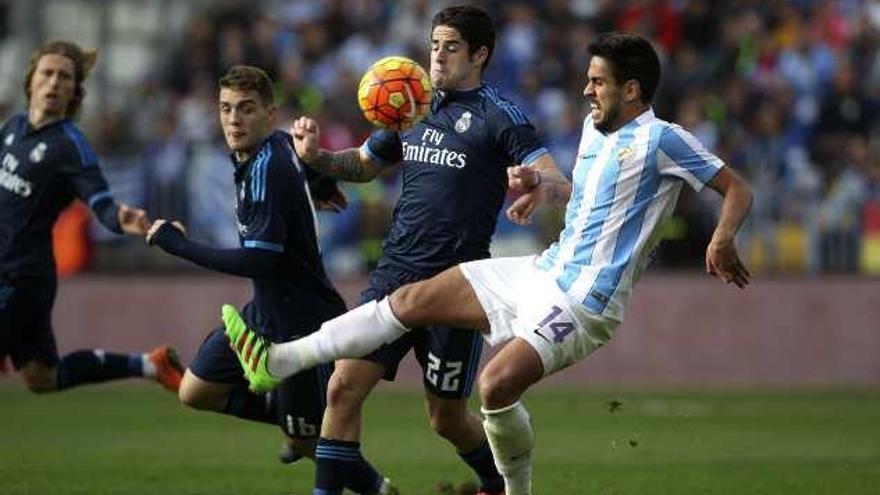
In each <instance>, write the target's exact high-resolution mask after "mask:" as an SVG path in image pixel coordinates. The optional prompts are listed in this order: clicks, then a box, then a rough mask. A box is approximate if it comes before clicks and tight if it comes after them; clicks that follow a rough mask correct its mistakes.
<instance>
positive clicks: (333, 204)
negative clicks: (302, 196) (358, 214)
mask: <svg viewBox="0 0 880 495" xmlns="http://www.w3.org/2000/svg"><path fill="white" fill-rule="evenodd" d="M333 187H334V189H335V190H334V191H333V192H332V193H331V194H330V196H328V197H326V198H324V199H316V200H315V207H316V208H318V209H319V210H323V211H332V212H334V213H339V212H341V211H342V210H344V209H346V208H348V195H346V194H345V191H343V190H342V188H341V187H339V184H334V185H333Z"/></svg>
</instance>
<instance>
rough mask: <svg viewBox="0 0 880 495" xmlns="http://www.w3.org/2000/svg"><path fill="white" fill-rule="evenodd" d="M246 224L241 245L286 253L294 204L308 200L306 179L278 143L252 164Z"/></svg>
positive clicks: (261, 154) (290, 156)
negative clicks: (289, 223)
mask: <svg viewBox="0 0 880 495" xmlns="http://www.w3.org/2000/svg"><path fill="white" fill-rule="evenodd" d="M249 174H250V181H249V190H248V191H247V195H248V197H249V198H250V202H249V205H248V215H247V224H246V225H244V226H243V227H244V229H243V232H244V234H243V235H242V245H243V246H244V247H245V248H253V249H263V250H268V251H274V252H276V253H283V252H284V249H285V244H286V242H287V235H288V232H287V220H288V217H289V212H290V211H291V205H292V204H294V202H296V201H305V200H306V198H304V195H305V193H304V189H303V179H302V176H301V175H300V173H299V172H298V171H297V170H296V168H295V165H294V164H293V157H292V155H291V154H290V153H289V152H288V151H287V150H285V149H280V148H279V147H276V146H271V147H268V146H267V147H266V148H264V149H263V151H261V152H260V155H258V156H257V158H256V159H255V160H254V162H253V163H252V164H251V170H250V172H249Z"/></svg>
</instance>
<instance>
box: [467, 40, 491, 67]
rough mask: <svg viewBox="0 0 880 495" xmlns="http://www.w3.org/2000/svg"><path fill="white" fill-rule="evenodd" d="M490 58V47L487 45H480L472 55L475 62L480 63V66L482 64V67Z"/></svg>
mask: <svg viewBox="0 0 880 495" xmlns="http://www.w3.org/2000/svg"><path fill="white" fill-rule="evenodd" d="M488 58H489V48H487V47H486V45H483V46H481V47H480V48H479V49H478V50H477V51H475V52H474V54H473V55H472V56H471V60H472V61H473V62H474V63H475V64H477V65H479V66H481V67H482V66H483V64H485V63H486V59H488Z"/></svg>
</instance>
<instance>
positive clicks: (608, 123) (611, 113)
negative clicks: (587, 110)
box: [593, 104, 620, 134]
mask: <svg viewBox="0 0 880 495" xmlns="http://www.w3.org/2000/svg"><path fill="white" fill-rule="evenodd" d="M619 116H620V105H619V104H617V105H614V106H612V107H610V108H608V110H607V111H606V112H605V118H604V119H602V122H594V123H593V126H594V127H595V128H596V130H597V131H599V132H601V133H602V134H608V133H610V132H614V131H616V130H617V129H612V126H613V125H614V122H616V121H617V117H619Z"/></svg>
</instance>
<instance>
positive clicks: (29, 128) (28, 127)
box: [22, 113, 70, 136]
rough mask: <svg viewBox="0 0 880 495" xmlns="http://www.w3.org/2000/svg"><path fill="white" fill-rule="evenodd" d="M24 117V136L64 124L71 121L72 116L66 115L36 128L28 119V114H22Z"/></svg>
mask: <svg viewBox="0 0 880 495" xmlns="http://www.w3.org/2000/svg"><path fill="white" fill-rule="evenodd" d="M22 118H23V119H24V132H23V133H22V136H29V135H32V134H41V133H43V132H47V131H49V130H51V129H54V128H56V127H60V126H63V125H64V124H67V123H68V122H70V117H64V118H63V119H58V120H56V121H54V122H52V123H50V124H46V125H44V126H43V127H40V128H39V129H35V128H34V126H32V125H31V123H30V121H29V120H28V115H27V114H26V113H23V114H22Z"/></svg>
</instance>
